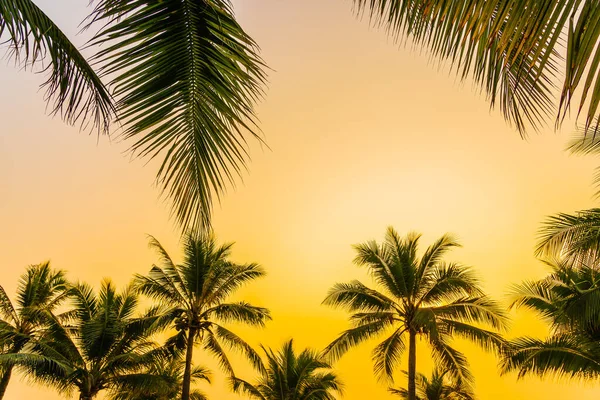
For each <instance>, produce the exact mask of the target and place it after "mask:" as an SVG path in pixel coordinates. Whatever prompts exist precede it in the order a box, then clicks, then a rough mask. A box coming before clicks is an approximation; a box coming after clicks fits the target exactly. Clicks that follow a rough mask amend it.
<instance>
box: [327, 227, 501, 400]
mask: <svg viewBox="0 0 600 400" xmlns="http://www.w3.org/2000/svg"><path fill="white" fill-rule="evenodd" d="M419 238H420V235H418V234H415V233H410V234H408V235H407V236H406V237H405V238H401V237H400V236H399V235H398V233H397V232H396V231H395V230H394V229H393V228H391V227H390V228H388V230H387V233H386V236H385V240H384V242H383V243H381V244H378V243H377V242H375V241H369V242H366V243H363V244H358V245H355V246H354V248H355V250H356V252H357V256H356V258H355V259H354V262H355V263H356V264H357V265H359V266H366V267H367V268H368V270H369V272H370V273H371V275H372V276H373V277H374V279H375V282H376V283H377V285H378V286H379V287H380V289H379V290H376V289H371V288H369V287H367V286H365V285H364V284H362V283H361V282H359V281H352V282H350V283H338V284H336V285H335V286H334V287H333V288H332V289H331V290H330V291H329V293H328V295H327V297H326V299H325V300H324V304H327V305H330V306H334V307H341V308H345V309H347V310H348V311H350V312H351V313H352V315H351V317H350V321H351V323H352V328H350V329H348V330H347V331H345V332H343V333H342V334H341V335H340V336H339V337H338V338H337V339H335V340H334V341H333V342H332V343H331V344H330V345H329V346H328V347H327V348H326V352H327V353H328V354H329V355H330V356H332V357H333V358H334V359H337V358H339V357H341V356H342V355H343V354H344V353H345V352H347V351H348V350H349V349H350V348H351V347H354V346H357V345H358V344H360V343H361V342H363V341H365V340H367V339H371V338H375V337H378V336H381V335H383V334H384V333H386V336H387V338H386V339H385V340H383V341H382V342H381V343H380V344H379V345H377V346H376V347H375V349H374V350H373V361H374V371H375V374H376V375H377V376H378V377H379V378H381V379H386V380H390V381H393V373H394V370H395V369H396V367H397V366H398V363H399V361H400V356H401V355H402V354H403V353H404V351H405V349H406V347H407V345H406V339H408V398H409V399H410V400H415V399H416V366H417V358H416V357H417V353H416V348H417V338H419V337H420V338H422V339H424V340H427V341H428V342H429V345H430V347H431V349H432V351H433V356H434V359H435V362H436V365H438V366H439V367H440V368H443V369H444V370H446V371H448V375H449V377H451V378H452V379H454V380H455V381H456V382H459V383H461V384H465V385H468V384H470V383H471V381H472V376H471V374H470V373H469V370H468V363H467V359H466V358H465V356H464V355H463V354H462V353H461V352H459V351H458V350H456V349H455V348H454V347H452V343H451V341H452V338H453V337H454V336H458V337H463V338H466V339H469V340H471V341H473V342H475V343H477V344H479V345H481V346H482V347H483V348H484V349H486V350H494V349H495V350H497V349H501V347H502V346H503V344H504V340H503V339H502V337H501V335H500V334H499V333H497V332H495V331H492V330H487V329H483V328H482V327H481V326H482V325H488V326H490V327H491V328H493V329H494V330H498V329H502V328H504V327H505V325H506V316H505V312H504V310H503V309H502V308H501V307H500V306H499V305H498V304H497V303H496V302H495V301H493V300H491V299H490V298H488V297H487V296H486V295H485V294H484V292H483V290H482V288H481V286H480V284H479V282H478V280H477V279H476V278H475V277H474V275H473V272H472V271H471V269H469V268H466V267H464V266H462V265H460V264H455V263H444V262H443V261H442V258H443V256H444V255H445V254H446V253H447V252H448V250H450V249H452V248H454V247H456V246H458V243H457V241H456V240H455V239H454V238H452V237H451V236H449V235H444V236H442V237H441V238H440V239H438V240H437V241H436V242H434V243H433V244H432V245H431V246H429V248H427V249H426V250H425V252H424V253H423V255H422V256H421V257H420V258H419V257H418V254H417V245H418V242H419Z"/></svg>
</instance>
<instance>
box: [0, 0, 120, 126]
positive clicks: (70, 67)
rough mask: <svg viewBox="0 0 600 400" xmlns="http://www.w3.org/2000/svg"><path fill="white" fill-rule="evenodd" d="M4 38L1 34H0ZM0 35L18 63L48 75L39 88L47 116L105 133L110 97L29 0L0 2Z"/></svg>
mask: <svg viewBox="0 0 600 400" xmlns="http://www.w3.org/2000/svg"><path fill="white" fill-rule="evenodd" d="M4 35H6V36H4ZM0 37H7V40H6V42H5V44H8V45H9V46H10V48H9V49H10V50H9V52H10V55H11V56H12V57H13V58H14V59H15V60H16V61H17V63H18V64H20V65H22V66H24V67H26V68H29V67H31V68H33V66H34V65H41V66H42V69H43V70H44V71H47V72H48V73H49V76H48V79H47V80H46V82H45V83H44V84H43V85H42V87H43V88H45V89H46V100H47V101H48V102H51V103H53V106H52V114H60V115H61V116H62V118H63V119H64V120H65V121H67V122H68V123H70V124H75V123H79V122H80V123H82V124H84V125H85V124H89V123H91V124H92V125H93V126H94V127H97V128H98V129H99V130H101V131H103V132H105V133H108V126H109V124H110V122H111V119H112V118H113V116H114V107H113V104H112V98H111V96H110V94H109V93H108V90H107V89H106V88H105V87H104V85H103V84H102V81H101V80H100V78H99V77H98V76H97V75H96V73H95V72H94V70H93V68H92V67H91V66H90V65H89V64H88V62H87V61H86V59H85V57H83V55H82V54H81V53H80V52H79V51H78V50H77V48H76V47H75V46H74V45H73V43H71V41H70V40H69V38H68V37H67V36H66V35H65V34H64V33H63V32H62V31H61V30H60V28H59V27H58V26H56V25H55V24H54V22H52V20H51V19H50V18H48V16H47V15H46V14H45V13H44V12H43V11H42V10H41V9H40V8H39V7H38V6H36V5H35V3H34V2H33V1H31V0H2V1H1V2H0Z"/></svg>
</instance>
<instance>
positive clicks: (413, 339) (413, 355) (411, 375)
mask: <svg viewBox="0 0 600 400" xmlns="http://www.w3.org/2000/svg"><path fill="white" fill-rule="evenodd" d="M409 335H410V340H409V343H408V400H417V389H416V386H415V378H416V375H417V332H415V331H414V330H412V329H411V330H410V331H409Z"/></svg>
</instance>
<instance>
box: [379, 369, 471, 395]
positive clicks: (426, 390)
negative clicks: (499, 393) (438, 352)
mask: <svg viewBox="0 0 600 400" xmlns="http://www.w3.org/2000/svg"><path fill="white" fill-rule="evenodd" d="M446 375H447V372H442V371H440V370H439V369H437V368H436V369H434V370H433V372H432V374H431V378H428V377H426V376H425V375H423V374H421V373H418V374H417V377H416V387H417V388H416V389H417V400H475V395H474V394H473V391H472V390H471V388H470V387H469V386H468V385H465V384H464V383H457V382H450V381H449V379H448V378H447V377H446ZM390 393H392V394H395V395H398V396H400V398H402V399H408V390H406V389H393V388H392V389H390Z"/></svg>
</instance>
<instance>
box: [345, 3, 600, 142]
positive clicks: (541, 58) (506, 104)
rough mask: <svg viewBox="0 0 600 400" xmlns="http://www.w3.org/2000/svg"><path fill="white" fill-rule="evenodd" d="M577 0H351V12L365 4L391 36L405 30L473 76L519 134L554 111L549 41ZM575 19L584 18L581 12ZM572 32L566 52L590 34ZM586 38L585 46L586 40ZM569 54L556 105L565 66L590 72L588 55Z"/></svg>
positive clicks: (554, 66)
mask: <svg viewBox="0 0 600 400" xmlns="http://www.w3.org/2000/svg"><path fill="white" fill-rule="evenodd" d="M582 3H583V1H582V0H567V1H561V0H507V1H494V2H490V1H486V0H468V1H451V2H439V1H422V0H410V1H403V0H354V4H355V5H356V10H357V13H359V14H362V13H363V12H364V11H365V10H366V12H367V13H368V14H369V15H370V17H371V20H372V21H374V24H375V25H376V26H383V28H384V29H386V30H387V31H388V33H389V34H390V35H391V36H392V37H394V38H398V37H399V36H400V35H404V36H405V37H407V38H410V39H412V40H413V41H414V43H415V44H416V45H418V46H420V47H424V48H427V49H429V51H430V52H431V55H432V56H433V57H434V58H436V59H438V60H443V61H447V62H448V63H449V64H450V65H451V66H452V68H455V69H456V72H457V73H458V75H459V76H460V77H461V78H462V79H465V78H467V77H472V78H473V79H474V81H475V83H476V85H477V86H479V87H480V88H481V89H482V91H484V92H485V94H486V95H487V97H488V99H489V101H490V103H491V106H492V107H494V106H496V105H497V104H498V103H499V106H500V110H501V112H502V114H503V115H504V117H505V118H506V119H507V120H508V121H509V122H510V123H512V124H514V125H515V126H516V128H517V129H518V131H519V132H520V133H521V135H525V132H526V130H527V127H528V126H531V127H533V128H535V129H537V128H539V127H540V126H541V125H543V124H544V122H545V119H546V117H547V116H548V115H550V114H551V113H552V112H553V108H554V102H553V97H554V90H555V86H554V83H553V82H554V80H555V78H556V77H557V73H558V69H559V61H560V56H559V52H558V50H557V49H556V47H558V45H560V44H562V40H563V39H562V35H563V31H564V30H566V28H567V26H568V25H569V23H570V21H572V19H571V18H572V17H573V15H574V14H575V12H576V11H577V10H578V8H579V7H580V5H581V4H582ZM585 3H586V5H588V4H589V5H591V4H592V3H593V2H591V1H586V2H585ZM579 21H580V22H582V23H584V22H585V21H587V22H588V26H589V25H590V24H589V22H590V20H589V17H588V16H587V15H584V16H582V18H581V19H579ZM590 27H591V26H590ZM593 31H595V29H593ZM579 33H580V32H579V31H577V33H575V32H574V33H569V38H568V51H569V52H573V51H575V52H576V53H577V54H579V52H578V51H577V50H576V46H577V45H578V42H577V40H582V39H583V38H584V37H585V38H587V39H589V40H593V38H592V36H593V33H590V34H587V35H583V34H579ZM596 42H597V41H593V43H596ZM585 43H586V45H588V46H587V48H589V42H585ZM592 47H593V46H592ZM573 57H576V56H575V55H572V54H569V56H568V57H567V58H568V59H571V60H572V61H573V62H574V65H570V67H569V70H568V71H567V72H568V74H567V77H566V79H565V88H564V89H563V95H562V99H561V103H560V111H563V110H564V109H566V108H568V105H569V104H570V100H571V97H570V95H571V89H574V88H575V86H577V83H578V82H577V80H574V79H571V78H572V77H571V74H572V73H575V72H574V71H572V70H571V69H572V68H580V67H583V68H584V69H585V67H586V66H590V65H592V76H594V75H595V74H596V73H597V66H596V65H594V64H593V63H590V62H589V58H586V57H584V56H580V57H579V58H573ZM578 72H583V71H579V70H578ZM569 82H572V84H571V83H569ZM594 93H596V91H594ZM589 113H591V114H590V115H593V114H594V113H595V109H594V108H593V107H590V108H589Z"/></svg>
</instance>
